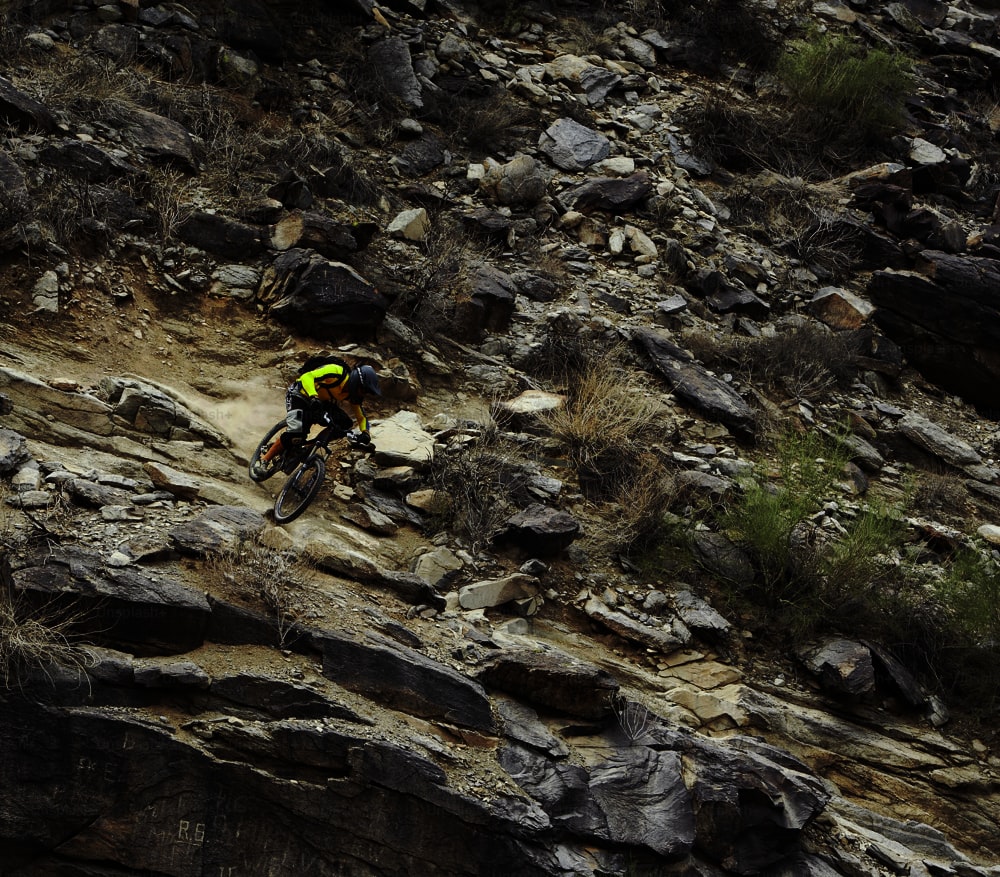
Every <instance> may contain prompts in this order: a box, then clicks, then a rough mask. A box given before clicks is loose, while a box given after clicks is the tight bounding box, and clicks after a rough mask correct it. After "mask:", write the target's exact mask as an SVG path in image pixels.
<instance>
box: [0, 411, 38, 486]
mask: <svg viewBox="0 0 1000 877" xmlns="http://www.w3.org/2000/svg"><path fill="white" fill-rule="evenodd" d="M3 399H4V400H5V401H6V403H7V404H8V405H9V403H10V397H9V396H4V397H3ZM12 409H13V406H12V405H11V406H10V407H9V408H8V409H7V411H5V412H4V413H5V414H7V413H9V412H10V410H12ZM30 459H31V451H29V450H28V443H27V441H26V440H25V438H24V436H23V435H21V434H20V433H19V432H14V430H12V429H0V475H9V474H10V473H11V472H16V471H17V469H18V468H20V466H21V464H22V463H24V462H26V461H27V460H30Z"/></svg>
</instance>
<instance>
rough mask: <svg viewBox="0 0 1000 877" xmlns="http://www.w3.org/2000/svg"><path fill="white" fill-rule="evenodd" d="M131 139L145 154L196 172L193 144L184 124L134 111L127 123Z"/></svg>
mask: <svg viewBox="0 0 1000 877" xmlns="http://www.w3.org/2000/svg"><path fill="white" fill-rule="evenodd" d="M125 130H126V131H127V133H128V136H129V137H130V138H131V139H132V141H133V142H134V143H135V145H136V147H137V148H138V149H139V151H141V152H142V153H144V154H145V155H147V156H149V157H151V158H156V159H161V160H163V161H165V162H169V163H172V164H175V165H177V166H178V167H181V168H183V169H185V170H190V171H197V170H198V160H197V158H196V157H195V153H194V142H193V141H192V139H191V135H190V134H189V133H188V131H187V129H186V128H184V126H183V125H181V124H179V123H177V122H175V121H173V120H172V119H167V118H164V117H163V116H158V115H157V114H156V113H151V112H149V111H147V110H140V109H138V108H133V109H132V110H131V111H130V112H129V115H128V119H127V120H126V123H125Z"/></svg>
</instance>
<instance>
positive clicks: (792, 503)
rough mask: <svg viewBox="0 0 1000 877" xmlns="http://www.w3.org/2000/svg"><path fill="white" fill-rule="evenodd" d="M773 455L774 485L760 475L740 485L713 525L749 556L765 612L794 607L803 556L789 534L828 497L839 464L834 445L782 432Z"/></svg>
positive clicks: (806, 434)
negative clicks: (768, 607)
mask: <svg viewBox="0 0 1000 877" xmlns="http://www.w3.org/2000/svg"><path fill="white" fill-rule="evenodd" d="M774 453H775V461H774V466H775V475H776V476H777V478H776V481H777V483H776V484H775V485H772V483H771V481H770V480H769V479H767V478H765V477H764V475H763V473H762V474H761V475H758V476H755V477H752V478H749V479H747V480H745V481H744V483H743V485H742V493H741V495H740V497H739V499H738V500H737V501H736V502H735V503H733V504H732V505H730V506H729V507H728V508H726V509H724V510H723V513H722V514H721V516H720V520H719V524H720V526H721V528H722V529H723V530H725V531H726V532H727V533H729V534H730V535H731V536H732V538H734V539H735V541H736V542H738V543H739V544H740V545H742V546H743V547H744V548H745V549H746V550H747V551H748V552H749V553H750V555H751V557H752V559H753V561H754V564H755V566H756V567H757V570H758V574H759V579H760V586H761V592H760V597H761V600H762V601H763V602H764V604H765V605H767V606H770V607H778V606H780V605H782V604H784V603H787V602H789V601H792V602H794V600H795V599H796V595H797V593H798V592H799V590H800V589H801V588H802V587H803V581H802V579H803V578H804V576H803V575H802V573H803V571H804V570H803V562H804V556H805V557H808V552H803V551H802V548H801V544H799V545H796V544H795V543H794V542H793V535H794V534H795V533H796V530H797V529H798V528H800V527H801V526H802V524H803V523H804V522H805V521H806V520H807V519H808V518H809V517H810V516H811V515H813V514H815V513H816V512H817V511H818V510H819V509H820V508H821V506H822V503H823V502H824V501H825V500H827V499H828V498H829V497H830V494H831V492H832V490H833V487H834V484H835V483H836V480H837V477H838V475H839V473H840V470H841V468H842V466H843V464H844V462H845V458H844V456H843V455H842V452H841V451H839V450H838V448H837V446H836V444H834V443H832V442H828V441H827V440H826V439H825V437H823V436H822V435H820V434H819V433H816V432H813V431H806V432H803V433H795V432H791V431H789V432H786V433H784V434H783V435H782V436H780V437H779V438H778V440H777V442H776V444H775V448H774ZM799 542H800V543H801V540H799ZM796 554H798V555H799V556H798V557H796ZM793 561H795V563H793Z"/></svg>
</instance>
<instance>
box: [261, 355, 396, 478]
mask: <svg viewBox="0 0 1000 877" xmlns="http://www.w3.org/2000/svg"><path fill="white" fill-rule="evenodd" d="M381 395H382V393H381V391H380V390H379V385H378V375H377V374H376V373H375V369H373V368H372V367H371V366H370V365H357V366H354V367H353V368H351V367H350V366H348V365H347V363H346V362H344V361H343V360H341V359H338V358H337V357H333V356H327V357H311V358H310V359H308V360H306V362H305V364H304V365H303V366H302V369H301V371H300V372H299V376H298V377H297V378H296V379H295V380H294V381H293V382H292V384H291V385H290V386H289V387H288V391H287V392H286V393H285V410H286V411H287V412H288V413H287V415H286V416H285V423H286V425H287V428H286V430H285V432H283V433H282V434H281V435H279V436H278V438H277V440H276V441H275V442H274V444H272V445H271V447H269V448H268V449H267V451H266V452H265V453H264V454H262V455H261V458H260V460H259V461H257V462H256V463H255V464H254V471H255V472H260V473H261V474H264V473H266V472H267V471H268V469H269V468H270V465H269V464H270V463H271V461H272V460H273V459H274V458H275V457H276V456H278V454H280V453H281V452H282V451H283V450H285V448H286V447H294V446H295V445H296V444H301V442H302V441H304V440H305V438H306V436H308V435H309V430H310V429H312V427H313V425H314V424H316V423H317V422H318V421H325V422H327V423H330V424H331V425H333V426H337V427H339V428H341V429H343V430H344V432H345V433H346V432H347V431H348V430H349V429H351V426H352V421H351V418H350V417H349V416H348V415H347V414H346V413H345V412H344V411H343V409H341V407H340V404H338V403H341V404H346V405H349V406H350V409H351V413H352V414H353V415H354V421H355V422H356V423H357V428H358V435H357V437H356V439H355V441H357V442H358V443H359V444H363V445H368V444H371V440H372V437H371V433H370V432H369V429H368V417H367V416H366V415H365V411H364V408H362V407H361V403H362V402H363V401H364V399H365V397H367V396H381Z"/></svg>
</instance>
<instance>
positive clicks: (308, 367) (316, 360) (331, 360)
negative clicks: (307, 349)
mask: <svg viewBox="0 0 1000 877" xmlns="http://www.w3.org/2000/svg"><path fill="white" fill-rule="evenodd" d="M323 365H339V366H341V368H343V369H344V371H345V372H346V371H349V370H350V366H349V365H348V364H347V363H346V362H344V360H342V359H341V358H340V357H339V356H310V357H309V359H307V360H306V361H305V362H304V363H302V365H300V366H299V371H298V373H299V375H300V376H301V375H304V374H305V373H306V372H311V371H312V370H313V369H317V368H319V367H320V366H323Z"/></svg>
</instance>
